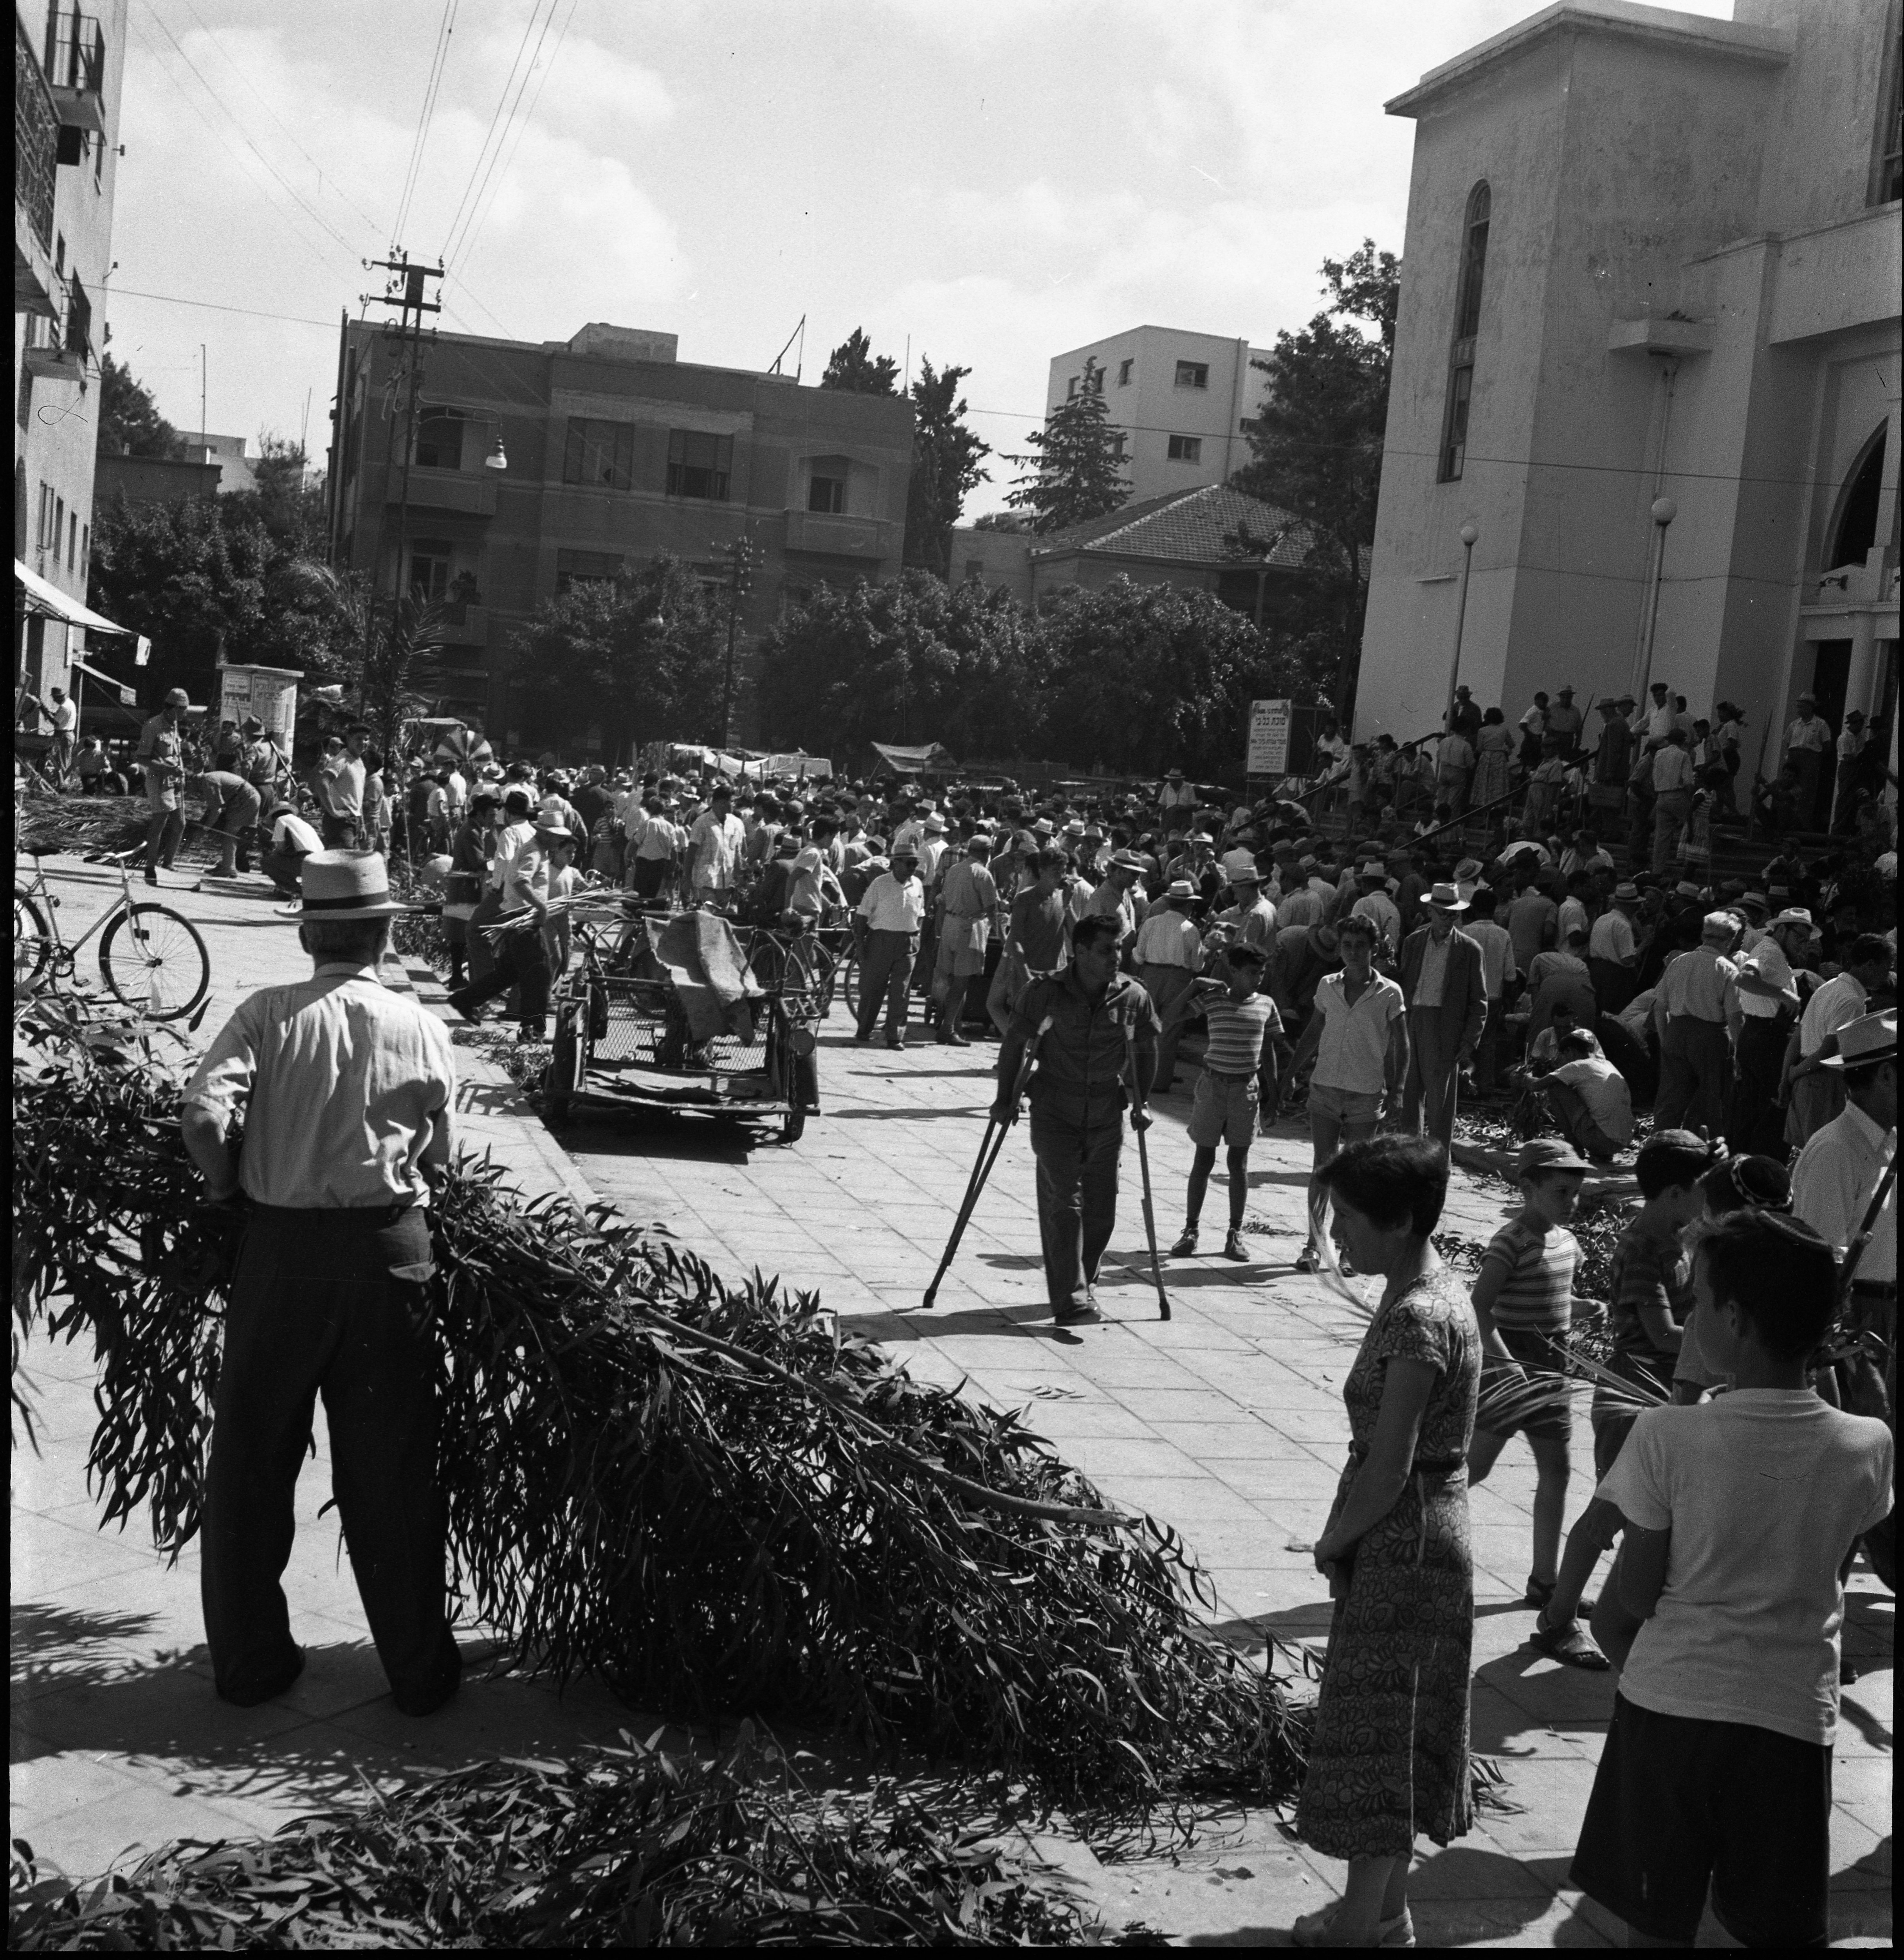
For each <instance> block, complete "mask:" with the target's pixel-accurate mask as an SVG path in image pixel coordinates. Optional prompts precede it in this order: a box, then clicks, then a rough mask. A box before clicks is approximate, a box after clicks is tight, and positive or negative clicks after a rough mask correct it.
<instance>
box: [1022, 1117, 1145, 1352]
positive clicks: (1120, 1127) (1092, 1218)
mask: <svg viewBox="0 0 1904 1960" xmlns="http://www.w3.org/2000/svg"><path fill="white" fill-rule="evenodd" d="M1123 1147H1124V1118H1123V1117H1122V1114H1121V1113H1119V1112H1113V1113H1112V1115H1111V1117H1110V1121H1109V1122H1100V1123H1093V1124H1091V1125H1084V1124H1081V1123H1067V1122H1062V1121H1061V1120H1059V1118H1055V1117H1052V1116H1048V1115H1041V1114H1040V1112H1039V1111H1037V1110H1036V1109H1033V1111H1032V1112H1031V1150H1032V1154H1033V1156H1034V1157H1036V1159H1037V1160H1038V1237H1039V1240H1040V1243H1041V1245H1042V1246H1043V1249H1044V1255H1045V1289H1046V1295H1047V1297H1049V1300H1050V1302H1051V1305H1052V1310H1053V1312H1055V1313H1062V1312H1063V1311H1065V1309H1068V1308H1071V1307H1078V1306H1084V1304H1085V1291H1086V1289H1087V1288H1088V1287H1091V1285H1093V1284H1094V1283H1095V1282H1096V1281H1097V1262H1098V1261H1099V1260H1100V1259H1101V1258H1103V1256H1104V1248H1105V1247H1106V1246H1108V1245H1109V1244H1110V1236H1111V1233H1112V1232H1113V1230H1115V1229H1116V1224H1117V1160H1118V1157H1119V1154H1120V1153H1121V1152H1122V1150H1123Z"/></svg>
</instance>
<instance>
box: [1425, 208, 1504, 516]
mask: <svg viewBox="0 0 1904 1960" xmlns="http://www.w3.org/2000/svg"><path fill="white" fill-rule="evenodd" d="M1492 204H1493V199H1492V196H1491V194H1490V193H1489V192H1488V187H1487V186H1486V185H1485V183H1478V184H1476V186H1475V187H1474V189H1473V190H1472V191H1470V192H1469V193H1468V210H1467V217H1466V221H1465V223H1464V224H1463V227H1462V232H1461V269H1460V278H1459V279H1458V281H1457V284H1456V286H1455V299H1454V344H1453V348H1452V350H1451V351H1450V355H1449V358H1448V400H1447V413H1446V414H1445V415H1444V418H1443V421H1442V431H1441V469H1440V470H1439V472H1438V479H1439V481H1441V482H1444V483H1453V482H1459V481H1460V476H1461V471H1462V469H1463V466H1464V465H1465V464H1466V460H1467V453H1468V409H1469V405H1470V403H1472V402H1473V399H1474V340H1475V335H1476V333H1477V332H1478V331H1479V328H1480V325H1481V285H1482V280H1483V279H1485V278H1486V276H1487V270H1488V213H1489V211H1490V209H1491V208H1492Z"/></svg>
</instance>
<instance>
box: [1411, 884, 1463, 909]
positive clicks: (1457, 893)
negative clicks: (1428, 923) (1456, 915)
mask: <svg viewBox="0 0 1904 1960" xmlns="http://www.w3.org/2000/svg"><path fill="white" fill-rule="evenodd" d="M1422 903H1423V904H1424V905H1426V906H1427V907H1428V909H1429V911H1431V912H1466V910H1467V908H1468V902H1467V900H1466V899H1464V898H1463V897H1462V896H1461V887H1460V886H1459V885H1436V886H1433V887H1432V888H1431V889H1430V891H1429V893H1428V896H1427V897H1426V898H1425V899H1423V900H1422Z"/></svg>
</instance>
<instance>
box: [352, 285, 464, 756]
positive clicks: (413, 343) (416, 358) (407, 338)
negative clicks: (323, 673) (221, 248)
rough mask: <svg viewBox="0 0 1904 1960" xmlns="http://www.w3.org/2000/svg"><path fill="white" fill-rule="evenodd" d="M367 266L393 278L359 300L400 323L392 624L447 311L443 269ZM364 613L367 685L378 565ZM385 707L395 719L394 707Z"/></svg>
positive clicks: (393, 338) (399, 601)
mask: <svg viewBox="0 0 1904 1960" xmlns="http://www.w3.org/2000/svg"><path fill="white" fill-rule="evenodd" d="M364 264H365V269H367V270H375V269H382V270H383V271H385V272H388V273H389V274H390V278H389V280H388V282H387V284H386V285H385V287H384V291H382V292H380V293H365V294H361V296H360V297H361V299H362V300H363V302H364V304H366V305H368V306H382V307H395V308H396V320H394V321H393V322H392V323H390V324H388V325H387V326H385V328H384V338H385V339H386V340H387V341H390V342H393V343H394V344H395V345H396V347H397V348H398V349H399V358H400V361H402V363H403V375H402V386H403V488H402V490H401V491H400V492H399V494H398V498H397V506H396V569H395V571H394V573H393V575H392V578H391V581H390V616H391V618H392V619H393V620H394V619H396V617H397V616H398V613H399V612H400V609H401V607H402V606H403V548H404V546H405V544H406V543H407V541H408V533H409V516H410V464H411V461H412V458H413V457H414V456H415V454H416V403H417V395H418V393H419V390H420V389H421V387H422V379H423V365H422V361H423V316H424V315H425V313H441V311H442V310H443V307H442V304H441V301H434V300H431V299H430V298H428V297H427V290H428V289H427V287H426V285H425V282H427V281H428V280H431V279H436V280H439V281H440V280H441V278H442V277H443V268H442V267H441V266H419V265H414V264H412V263H411V260H410V258H409V254H408V253H406V252H405V251H403V249H402V248H401V247H397V248H396V256H394V257H393V258H389V259H365V261H364ZM393 421H394V418H393ZM392 441H393V442H394V441H395V434H394V428H393V434H392ZM389 508H390V499H389V495H388V492H387V489H386V494H385V496H384V503H383V505H382V507H381V508H380V510H379V511H378V512H377V545H378V548H379V549H381V548H382V545H383V540H384V511H387V510H388V509H389ZM364 610H365V619H364V677H365V679H368V674H369V668H370V663H371V648H372V647H373V646H374V644H375V643H376V622H377V572H376V567H375V565H374V562H373V564H372V566H371V590H370V598H369V603H368V604H367V605H366V606H365V609H364ZM367 705H368V704H367V703H366V702H365V698H364V688H363V683H362V681H361V680H360V682H359V683H358V711H360V712H362V711H365V708H366V707H367ZM387 706H389V708H390V710H391V713H392V714H394V711H395V703H394V702H390V703H389V704H387ZM378 733H379V734H380V737H381V739H382V741H383V743H384V746H385V747H386V748H388V747H389V746H390V743H391V741H392V739H393V737H394V735H395V733H396V730H395V728H394V727H386V728H384V729H380V730H379V731H378Z"/></svg>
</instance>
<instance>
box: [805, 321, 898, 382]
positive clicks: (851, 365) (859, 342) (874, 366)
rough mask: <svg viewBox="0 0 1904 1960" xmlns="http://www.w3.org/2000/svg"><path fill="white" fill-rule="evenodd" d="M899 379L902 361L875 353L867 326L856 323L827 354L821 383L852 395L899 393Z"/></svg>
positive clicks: (888, 355)
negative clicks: (850, 331)
mask: <svg viewBox="0 0 1904 1960" xmlns="http://www.w3.org/2000/svg"><path fill="white" fill-rule="evenodd" d="M820 386H821V387H823V388H836V389H839V390H841V391H842V392H843V393H846V394H849V395H896V394H897V393H899V363H898V362H897V361H895V360H894V359H893V358H892V356H891V355H890V354H881V355H874V353H873V352H872V351H871V345H870V344H869V343H868V340H867V338H866V330H865V329H864V327H858V326H856V327H855V328H854V329H853V330H852V333H850V334H849V335H848V336H847V337H846V338H845V339H844V340H842V342H840V343H839V345H838V346H837V347H836V348H834V349H833V352H832V353H831V354H830V355H828V356H827V358H826V373H825V374H823V375H821V376H820Z"/></svg>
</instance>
